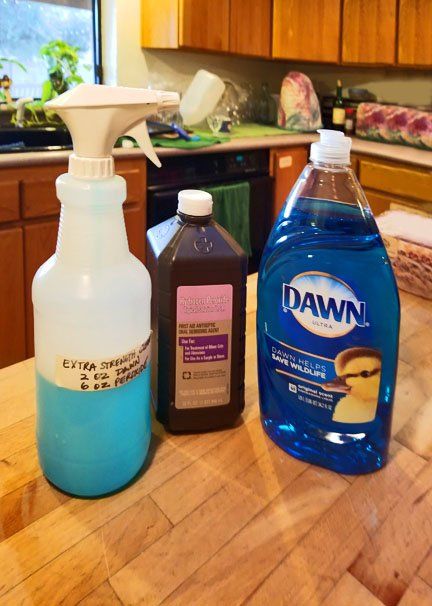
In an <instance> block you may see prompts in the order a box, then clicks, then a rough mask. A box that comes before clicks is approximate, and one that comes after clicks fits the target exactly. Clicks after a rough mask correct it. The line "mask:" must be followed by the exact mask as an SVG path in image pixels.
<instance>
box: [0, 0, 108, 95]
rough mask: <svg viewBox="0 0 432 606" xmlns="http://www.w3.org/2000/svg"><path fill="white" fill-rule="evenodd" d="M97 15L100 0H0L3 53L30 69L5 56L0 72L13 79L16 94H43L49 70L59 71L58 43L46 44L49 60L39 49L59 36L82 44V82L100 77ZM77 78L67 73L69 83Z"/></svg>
mask: <svg viewBox="0 0 432 606" xmlns="http://www.w3.org/2000/svg"><path fill="white" fill-rule="evenodd" d="M99 14H100V12H99V3H98V0H0V57H3V58H7V59H13V60H15V61H18V62H20V63H22V64H23V65H24V66H25V68H26V71H23V70H22V69H21V68H20V66H19V65H17V64H16V63H14V62H13V61H5V60H2V61H1V63H2V64H3V67H2V68H0V71H1V73H0V77H1V76H3V75H4V74H6V75H7V76H9V78H11V79H12V81H13V82H12V87H11V92H12V96H13V97H14V98H18V97H33V98H34V99H40V98H41V97H42V96H43V94H42V91H43V86H44V83H46V82H47V81H48V80H49V75H48V72H49V71H50V72H51V74H52V72H53V71H55V70H56V60H55V58H53V57H52V55H53V53H55V52H56V51H57V52H58V50H59V48H58V47H57V49H56V48H54V49H48V55H49V56H46V57H45V59H44V58H43V57H41V55H40V51H41V48H42V47H43V46H44V45H46V44H48V43H50V42H52V41H56V40H60V41H62V42H64V43H67V44H68V45H70V46H72V47H78V48H79V50H78V57H79V63H78V66H77V69H76V74H77V75H78V76H80V77H81V78H82V79H83V80H84V82H99V79H100V65H99V64H100V41H99V40H100V39H99ZM50 50H51V52H50ZM65 71H67V70H65ZM54 75H55V74H54ZM52 77H53V76H52ZM65 77H68V74H65ZM76 82H77V78H74V76H73V75H72V77H70V74H69V87H70V86H73V85H74V84H76Z"/></svg>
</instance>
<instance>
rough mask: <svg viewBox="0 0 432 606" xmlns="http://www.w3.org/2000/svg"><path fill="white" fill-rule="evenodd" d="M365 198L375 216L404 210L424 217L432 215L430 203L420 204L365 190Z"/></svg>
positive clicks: (431, 204)
mask: <svg viewBox="0 0 432 606" xmlns="http://www.w3.org/2000/svg"><path fill="white" fill-rule="evenodd" d="M364 192H365V194H366V198H367V199H368V202H369V206H370V207H371V209H372V212H373V214H374V215H375V216H377V215H380V214H381V213H383V212H384V211H386V210H395V209H398V210H406V211H409V212H416V213H420V214H424V215H431V214H432V202H420V201H419V200H414V199H408V198H400V197H399V196H393V195H392V194H384V193H382V192H378V191H374V190H370V189H365V190H364Z"/></svg>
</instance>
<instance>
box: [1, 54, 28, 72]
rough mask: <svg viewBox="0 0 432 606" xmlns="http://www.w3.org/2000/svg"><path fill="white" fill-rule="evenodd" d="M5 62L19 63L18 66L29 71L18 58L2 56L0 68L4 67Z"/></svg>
mask: <svg viewBox="0 0 432 606" xmlns="http://www.w3.org/2000/svg"><path fill="white" fill-rule="evenodd" d="M3 62H4V63H13V64H14V65H18V67H20V68H21V69H22V70H23V71H25V72H26V71H27V68H26V67H25V65H23V64H22V63H21V61H17V60H16V59H9V58H8V57H0V69H3Z"/></svg>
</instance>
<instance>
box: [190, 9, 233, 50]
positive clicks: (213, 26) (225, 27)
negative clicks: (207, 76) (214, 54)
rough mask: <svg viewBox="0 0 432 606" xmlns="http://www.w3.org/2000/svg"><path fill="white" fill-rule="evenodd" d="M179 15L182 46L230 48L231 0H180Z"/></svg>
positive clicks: (213, 48) (212, 48)
mask: <svg viewBox="0 0 432 606" xmlns="http://www.w3.org/2000/svg"><path fill="white" fill-rule="evenodd" d="M179 17H180V20H179V43H180V46H185V47H188V48H202V49H205V50H213V51H227V50H228V48H229V0H219V1H218V3H217V5H215V3H214V2H213V0H180V16H179Z"/></svg>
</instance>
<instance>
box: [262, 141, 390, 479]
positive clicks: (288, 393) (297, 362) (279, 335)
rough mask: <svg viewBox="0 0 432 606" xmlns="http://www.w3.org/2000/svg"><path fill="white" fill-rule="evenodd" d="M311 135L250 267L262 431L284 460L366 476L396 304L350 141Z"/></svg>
mask: <svg viewBox="0 0 432 606" xmlns="http://www.w3.org/2000/svg"><path fill="white" fill-rule="evenodd" d="M320 132H321V141H320V142H319V143H314V144H313V145H312V151H311V159H312V163H311V164H309V165H308V166H307V167H306V168H305V169H304V171H303V173H302V175H301V176H300V178H299V180H298V181H297V183H296V185H295V187H294V188H293V191H292V192H291V194H290V195H289V197H288V199H287V201H286V203H285V206H284V208H283V209H282V211H281V213H280V215H279V217H278V219H277V221H276V224H275V225H274V227H273V230H272V232H271V234H270V237H269V240H268V242H267V246H266V249H265V251H264V255H263V258H262V261H261V267H260V274H259V281H258V318H257V333H258V372H259V388H260V405H261V416H262V422H263V426H264V429H265V431H266V432H267V433H268V435H269V436H270V437H271V438H272V439H273V440H274V441H275V442H276V443H277V444H278V445H279V446H280V447H281V448H283V449H284V450H286V451H287V452H289V453H290V454H292V455H294V456H296V457H298V458H300V459H303V460H305V461H308V462H311V463H315V464H317V465H322V466H323V467H328V468H330V469H333V470H335V471H338V472H342V473H352V474H356V473H366V472H370V471H374V470H377V469H379V468H381V467H382V466H383V465H384V464H385V463H386V460H387V453H388V445H389V439H390V426H391V417H392V407H393V396H394V389H395V378H396V370H397V353H398V339H399V298H398V293H397V287H396V283H395V279H394V276H393V271H392V268H391V266H390V263H389V260H388V257H387V253H386V251H385V248H384V245H383V242H382V240H381V237H380V235H379V232H378V228H377V226H376V223H375V221H374V219H373V216H372V214H371V211H370V209H369V206H368V203H367V201H366V198H365V196H364V193H363V191H362V190H361V187H360V185H359V183H358V181H357V179H356V177H355V175H354V174H353V172H352V171H351V169H350V168H349V150H350V145H351V140H350V139H348V138H346V137H344V135H343V134H342V133H340V132H336V131H320Z"/></svg>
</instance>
